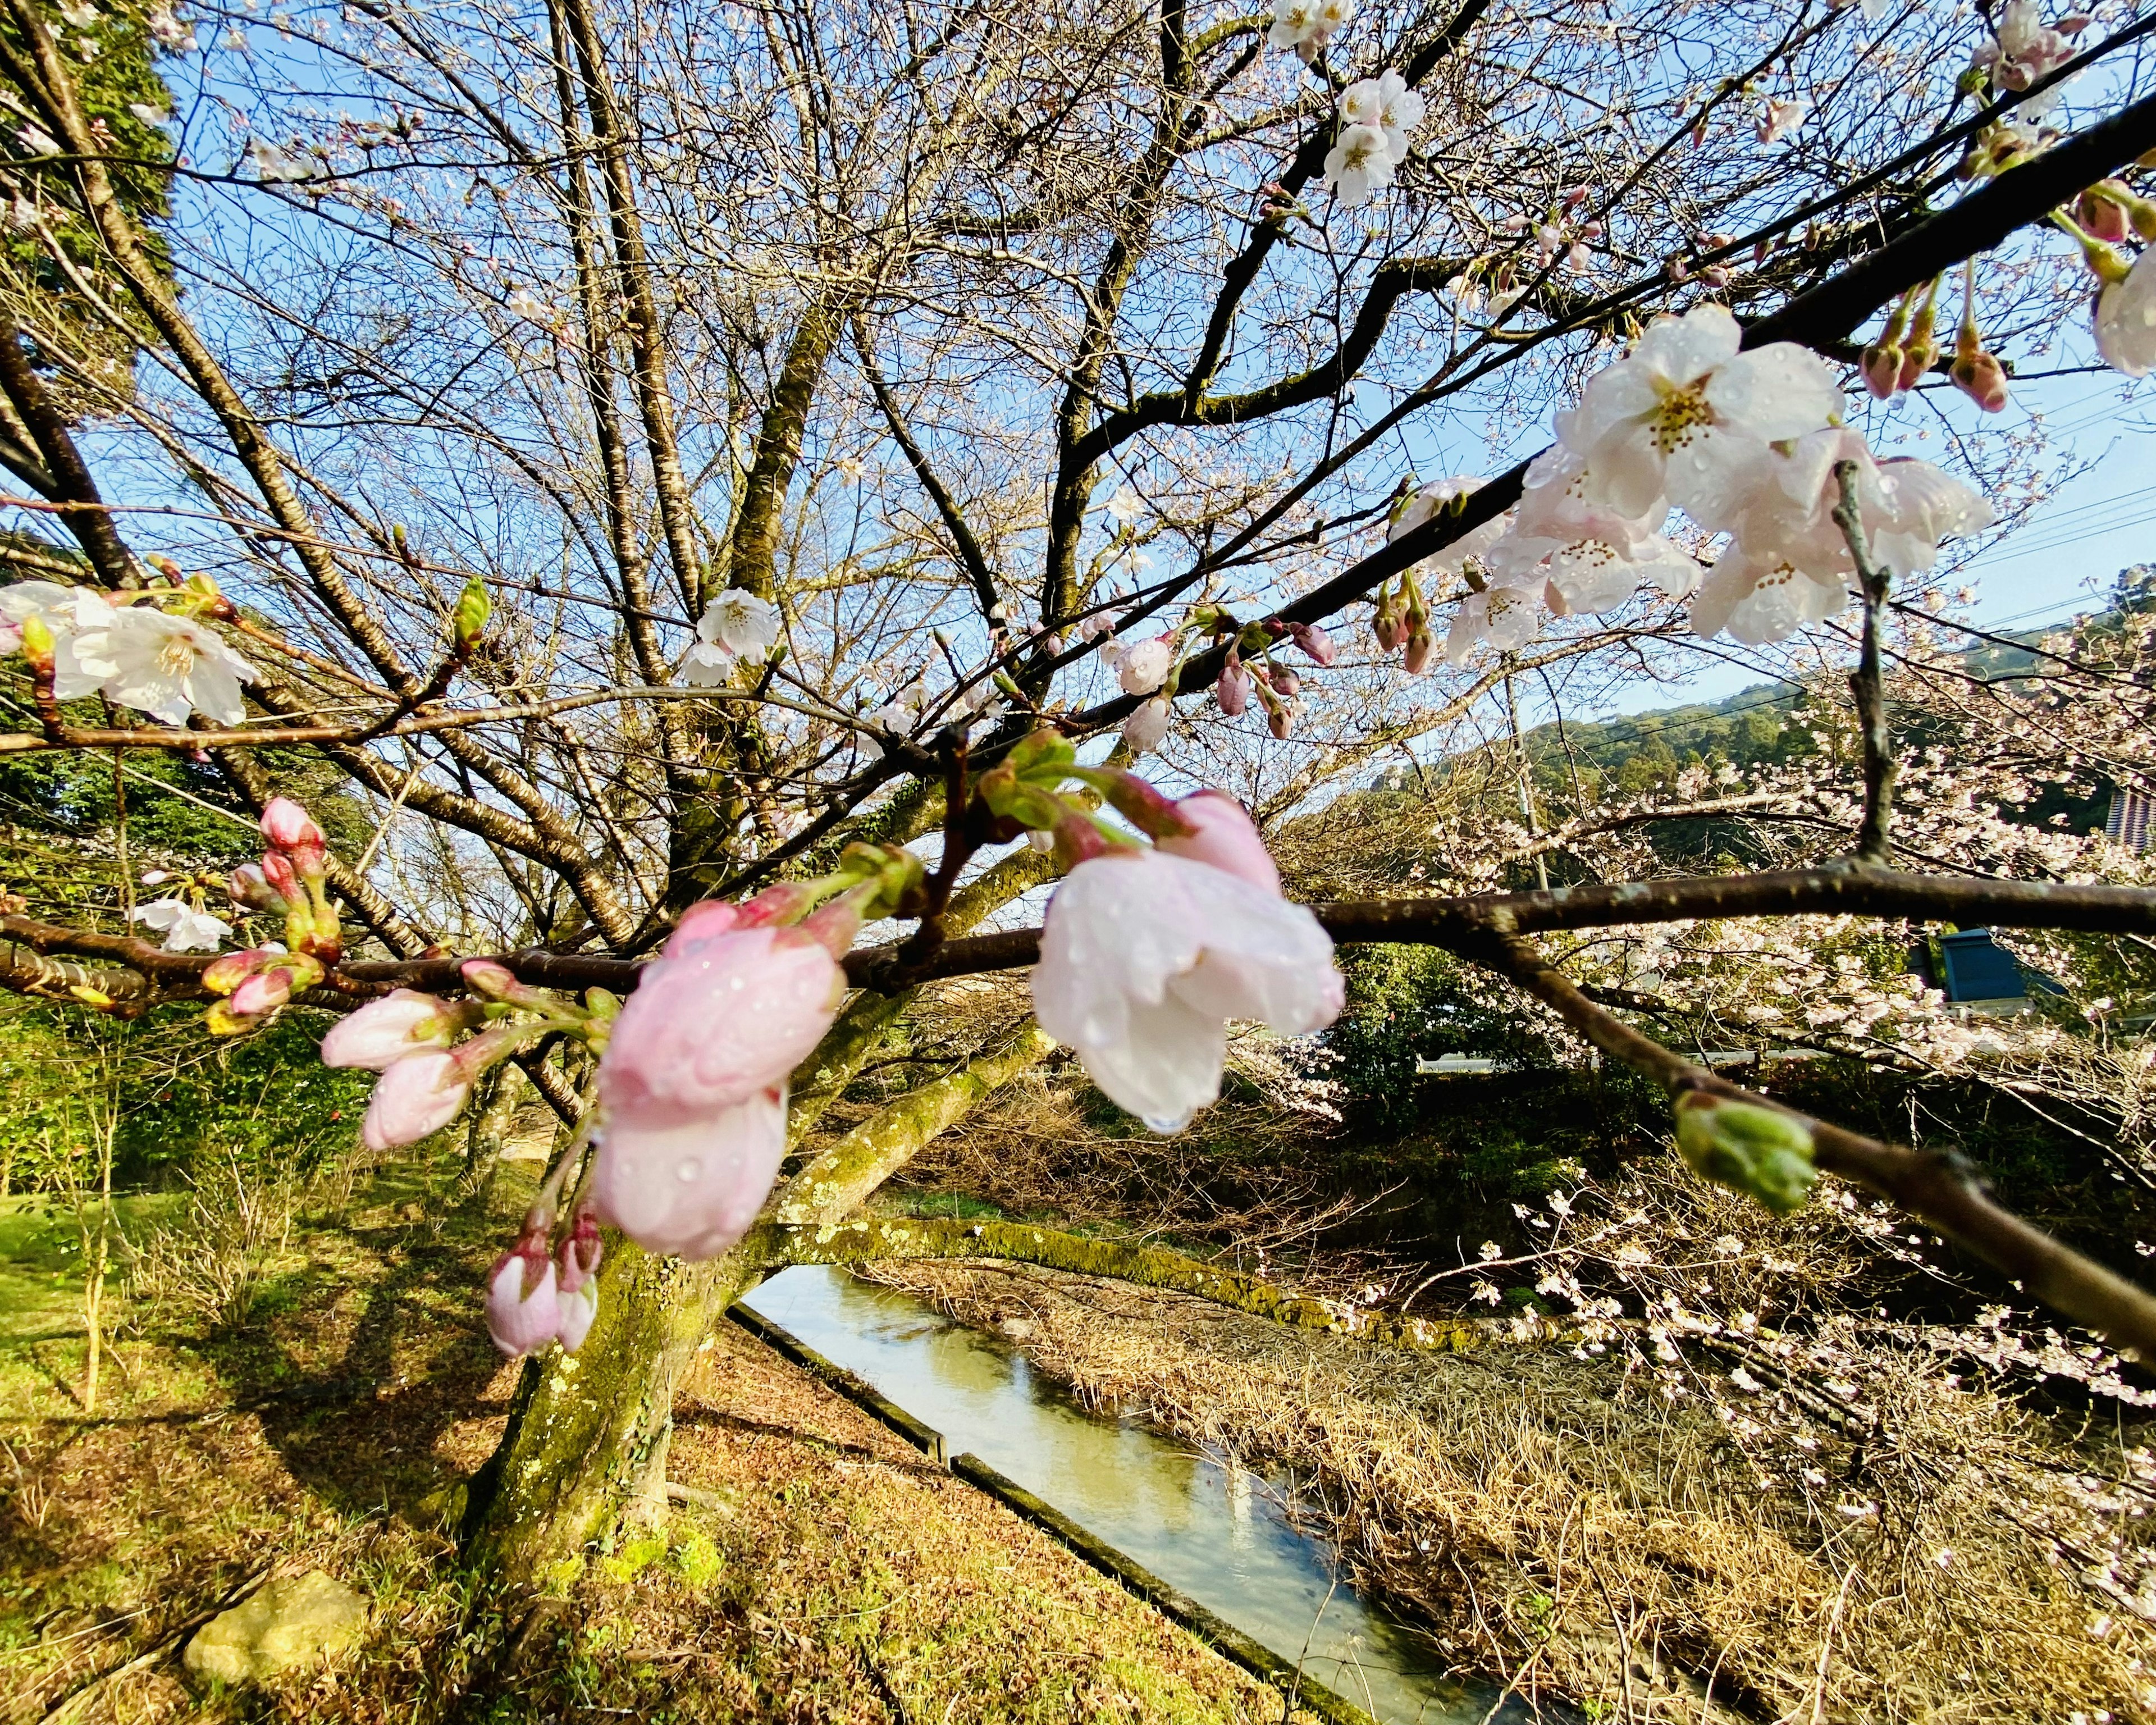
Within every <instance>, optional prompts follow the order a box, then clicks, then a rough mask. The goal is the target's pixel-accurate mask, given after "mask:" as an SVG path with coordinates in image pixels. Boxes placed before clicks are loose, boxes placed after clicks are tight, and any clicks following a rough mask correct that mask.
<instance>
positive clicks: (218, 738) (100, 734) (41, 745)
mask: <svg viewBox="0 0 2156 1725" xmlns="http://www.w3.org/2000/svg"><path fill="white" fill-rule="evenodd" d="M613 701H736V702H746V703H747V704H749V705H752V706H776V707H783V708H784V709H785V710H786V711H788V712H794V713H800V714H803V715H804V716H807V717H808V718H812V719H817V720H820V721H823V722H824V723H825V724H833V725H845V726H850V727H852V728H853V729H855V730H860V731H866V730H868V728H869V727H868V726H865V725H864V724H863V723H862V722H861V721H860V720H858V719H856V718H855V717H853V716H851V715H850V714H845V713H839V712H836V711H833V710H831V709H829V708H825V707H822V706H811V705H809V704H808V703H807V702H805V701H789V700H788V699H787V698H786V697H784V696H777V695H769V694H762V693H758V692H757V691H753V690H747V689H698V688H687V687H684V688H679V689H675V688H667V687H664V686H657V685H654V686H649V687H643V686H631V687H629V688H624V689H594V690H588V691H585V692H584V693H583V694H581V695H557V696H554V697H553V698H552V700H549V701H526V702H524V703H522V704H521V705H518V706H489V707H466V708H463V709H460V710H459V711H454V712H447V713H422V714H418V715H416V716H411V717H407V718H403V719H399V720H398V721H396V722H395V723H393V724H389V725H384V724H383V723H382V722H381V721H379V720H373V721H365V722H361V723H355V724H350V725H250V726H245V727H244V728H238V729H234V730H228V731H215V730H203V731H188V730H183V729H180V728H177V727H175V726H144V727H143V728H142V729H141V730H122V729H118V728H115V727H113V726H81V725H68V724H65V723H64V722H61V721H59V716H58V709H57V708H55V709H54V716H53V718H52V720H51V721H49V722H47V723H46V725H45V727H44V734H42V735H40V734H38V733H35V732H0V755H28V754H40V753H43V752H45V751H46V750H49V749H69V748H76V749H81V748H157V749H184V750H187V751H188V752H193V751H194V750H196V749H206V748H261V747H270V746H275V745H290V744H294V743H305V742H312V743H357V742H377V741H379V740H380V739H381V738H383V737H421V736H428V735H431V734H433V733H435V732H444V731H460V730H466V729H469V728H470V727H471V726H477V725H499V724H503V723H506V722H508V721H512V720H521V719H550V718H553V717H555V716H557V715H559V714H562V713H568V712H574V711H577V709H578V708H580V707H588V706H606V705H607V704H608V703H609V702H613ZM393 711H394V709H393Z"/></svg>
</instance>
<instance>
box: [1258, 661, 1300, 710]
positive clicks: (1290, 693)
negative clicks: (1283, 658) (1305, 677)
mask: <svg viewBox="0 0 2156 1725" xmlns="http://www.w3.org/2000/svg"><path fill="white" fill-rule="evenodd" d="M1265 669H1266V671H1267V673H1268V675H1267V676H1266V679H1265V680H1266V681H1267V682H1269V683H1270V684H1271V685H1273V693H1274V694H1276V695H1277V696H1281V698H1282V699H1284V700H1287V701H1292V700H1294V699H1295V698H1296V696H1298V695H1300V694H1301V693H1302V679H1301V677H1300V676H1298V675H1296V673H1295V671H1294V670H1292V669H1291V667H1289V666H1287V665H1268V666H1267V667H1266V668H1265Z"/></svg>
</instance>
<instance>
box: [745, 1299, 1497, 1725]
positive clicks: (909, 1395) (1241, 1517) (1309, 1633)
mask: <svg viewBox="0 0 2156 1725" xmlns="http://www.w3.org/2000/svg"><path fill="white" fill-rule="evenodd" d="M747 1303H748V1304H749V1305H751V1306H752V1307H754V1308H755V1309H756V1310H757V1312H761V1313H762V1314H763V1316H764V1317H767V1318H769V1319H770V1320H771V1321H772V1322H773V1323H776V1324H778V1325H780V1326H782V1327H784V1328H786V1329H788V1330H790V1331H791V1332H793V1334H794V1335H796V1336H798V1337H800V1339H801V1340H802V1341H803V1342H805V1343H808V1346H810V1347H811V1348H814V1349H815V1350H816V1351H817V1352H818V1353H821V1354H823V1355H824V1356H825V1357H826V1358H829V1359H833V1360H835V1361H836V1362H838V1363H839V1364H840V1365H842V1366H844V1367H846V1368H848V1369H850V1370H851V1371H853V1372H855V1373H857V1374H858V1375H860V1377H862V1378H866V1379H867V1380H868V1381H869V1382H870V1384H874V1385H875V1387H876V1389H878V1390H879V1391H880V1392H881V1393H882V1394H885V1395H886V1396H888V1397H889V1398H890V1399H891V1400H892V1401H894V1402H896V1403H897V1404H898V1405H899V1406H900V1407H901V1408H903V1409H906V1412H907V1413H909V1414H913V1415H914V1416H915V1417H916V1418H917V1419H919V1420H923V1421H925V1422H926V1423H927V1425H932V1426H933V1427H935V1428H936V1429H937V1430H939V1431H941V1432H942V1434H943V1435H944V1440H945V1444H946V1447H947V1451H948V1453H950V1454H952V1455H957V1454H959V1453H961V1452H962V1451H963V1450H972V1451H973V1453H974V1454H975V1455H978V1456H979V1457H981V1459H982V1460H983V1461H986V1462H987V1463H988V1465H989V1466H992V1467H993V1468H995V1469H997V1470H998V1471H1000V1472H1002V1473H1004V1474H1007V1475H1009V1476H1010V1477H1011V1478H1012V1479H1014V1480H1015V1481H1018V1483H1019V1484H1020V1485H1021V1486H1024V1487H1025V1488H1026V1489H1027V1490H1028V1491H1032V1492H1034V1493H1035V1494H1036V1495H1038V1496H1039V1497H1042V1498H1045V1500H1046V1501H1047V1502H1050V1503H1051V1504H1053V1505H1054V1506H1055V1507H1056V1508H1057V1509H1059V1510H1060V1511H1061V1512H1063V1513H1064V1514H1065V1515H1066V1516H1068V1517H1070V1519H1071V1520H1072V1521H1074V1522H1077V1523H1078V1524H1079V1525H1080V1526H1081V1527H1084V1528H1086V1530H1087V1531H1088V1532H1091V1533H1093V1534H1095V1535H1096V1536H1097V1537H1098V1538H1101V1539H1103V1540H1106V1542H1107V1543H1109V1544H1111V1545H1112V1546H1115V1547H1116V1548H1118V1549H1120V1550H1122V1551H1124V1552H1127V1553H1129V1554H1130V1555H1131V1556H1132V1557H1133V1558H1137V1561H1138V1562H1139V1563H1142V1564H1144V1565H1145V1567H1146V1568H1148V1569H1150V1570H1152V1572H1153V1573H1154V1574H1156V1575H1158V1576H1159V1577H1161V1578H1162V1579H1163V1580H1165V1581H1167V1582H1168V1583H1169V1584H1172V1585H1173V1586H1175V1587H1178V1588H1180V1589H1182V1590H1183V1592H1184V1593H1186V1594H1189V1595H1190V1596H1191V1597H1192V1598H1193V1599H1196V1600H1198V1601H1199V1603H1200V1604H1204V1605H1206V1606H1208V1607H1209V1608H1210V1609H1213V1610H1214V1611H1216V1612H1218V1613H1219V1615H1221V1616H1222V1617H1224V1618H1226V1619H1227V1620H1229V1622H1230V1623H1232V1624H1234V1625H1235V1626H1236V1627H1237V1628H1239V1629H1240V1630H1242V1631H1243V1632H1244V1634H1245V1635H1249V1636H1250V1637H1251V1638H1252V1639H1253V1640H1257V1641H1260V1642H1262V1643H1264V1644H1265V1645H1266V1646H1267V1647H1270V1648H1271V1649H1272V1650H1273V1651H1274V1652H1276V1653H1277V1654H1279V1655H1281V1656H1282V1657H1283V1658H1285V1659H1286V1660H1287V1661H1290V1662H1291V1663H1295V1662H1297V1661H1300V1662H1301V1666H1302V1669H1303V1670H1304V1671H1307V1672H1308V1673H1309V1674H1310V1675H1311V1676H1313V1677H1315V1678H1317V1680H1318V1681H1320V1682H1322V1683H1324V1684H1327V1685H1328V1686H1330V1687H1332V1688H1333V1689H1335V1690H1337V1691H1338V1692H1340V1693H1341V1694H1342V1695H1345V1696H1347V1697H1348V1698H1349V1699H1350V1700H1353V1701H1355V1702H1358V1703H1360V1704H1361V1705H1362V1706H1363V1707H1365V1708H1367V1709H1368V1712H1370V1713H1371V1714H1372V1715H1373V1717H1376V1718H1377V1719H1378V1721H1379V1722H1380V1725H1480V1722H1481V1721H1482V1720H1483V1719H1484V1718H1485V1717H1486V1715H1487V1714H1488V1713H1489V1710H1490V1706H1491V1702H1492V1700H1493V1699H1494V1698H1495V1697H1494V1696H1493V1695H1492V1694H1491V1693H1489V1692H1480V1693H1478V1692H1476V1691H1475V1690H1471V1689H1469V1688H1467V1687H1466V1686H1462V1685H1461V1684H1460V1683H1459V1682H1457V1681H1454V1680H1451V1679H1449V1678H1447V1677H1446V1676H1444V1674H1443V1666H1442V1664H1441V1662H1440V1661H1439V1660H1438V1659H1437V1658H1436V1656H1435V1654H1434V1653H1433V1652H1432V1651H1430V1650H1429V1649H1428V1648H1427V1647H1426V1646H1425V1645H1424V1644H1423V1643H1422V1642H1420V1641H1419V1640H1418V1639H1417V1638H1416V1637H1415V1636H1414V1634H1413V1633H1412V1632H1411V1631H1409V1630H1407V1629H1405V1628H1404V1627H1403V1626H1402V1625H1399V1624H1398V1623H1397V1622H1395V1621H1394V1620H1391V1619H1389V1618H1388V1617H1386V1616H1385V1615H1383V1613H1382V1612H1380V1611H1378V1610H1377V1609H1374V1608H1373V1606H1372V1605H1371V1604H1369V1603H1368V1602H1367V1601H1365V1600H1363V1599H1361V1598H1359V1597H1358V1595H1357V1594H1356V1593H1355V1590H1354V1589H1353V1588H1352V1587H1350V1586H1349V1585H1348V1584H1347V1581H1346V1579H1344V1577H1342V1576H1341V1574H1339V1569H1338V1565H1337V1563H1336V1561H1335V1558H1334V1554H1333V1553H1332V1549H1331V1548H1329V1547H1328V1546H1327V1544H1326V1543H1325V1542H1324V1541H1322V1540H1321V1539H1317V1538H1312V1537H1311V1536H1310V1535H1308V1534H1306V1533H1303V1532H1298V1531H1297V1530H1296V1528H1295V1527H1293V1526H1292V1525H1291V1524H1290V1522H1288V1520H1287V1518H1286V1516H1285V1515H1284V1514H1283V1513H1282V1512H1281V1507H1280V1502H1279V1497H1280V1491H1279V1487H1278V1486H1277V1484H1276V1482H1275V1481H1272V1480H1270V1479H1269V1478H1267V1477H1265V1476H1255V1475H1253V1474H1251V1473H1250V1472H1249V1471H1246V1470H1245V1469H1242V1468H1239V1467H1235V1466H1229V1465H1228V1464H1227V1463H1225V1461H1224V1459H1222V1458H1219V1457H1216V1456H1214V1455H1210V1454H1206V1453H1202V1452H1193V1450H1189V1449H1188V1448H1186V1447H1184V1446H1183V1445H1178V1444H1176V1443H1173V1442H1172V1441H1170V1440H1168V1439H1167V1438H1165V1437H1163V1436H1162V1435H1160V1434H1158V1432H1155V1431H1152V1430H1148V1429H1147V1427H1145V1426H1144V1425H1139V1424H1137V1423H1135V1422H1134V1421H1131V1420H1116V1419H1114V1418H1111V1417H1109V1416H1106V1415H1101V1414H1089V1413H1087V1412H1086V1410H1085V1409H1082V1408H1081V1407H1080V1406H1079V1405H1078V1404H1077V1403H1076V1402H1075V1401H1074V1400H1073V1399H1071V1398H1070V1395H1069V1394H1068V1393H1067V1392H1065V1390H1064V1389H1063V1388H1062V1387H1061V1386H1060V1385H1059V1384H1054V1383H1051V1382H1050V1381H1049V1380H1048V1379H1047V1378H1044V1377H1041V1376H1040V1375H1039V1374H1038V1373H1034V1371H1032V1370H1031V1369H1030V1368H1029V1367H1028V1366H1027V1364H1026V1362H1025V1359H1024V1356H1023V1355H1022V1354H1020V1353H1019V1352H1018V1351H1017V1350H1016V1349H1015V1348H1012V1347H1010V1346H1009V1344H1007V1343H1004V1341H1003V1340H1002V1338H1001V1337H996V1336H992V1335H987V1334H983V1332H980V1331H978V1330H975V1329H973V1328H971V1327H968V1326H967V1325H964V1324H961V1323H958V1322H955V1321H954V1320H952V1319H951V1318H949V1317H946V1316H944V1315H943V1314H942V1312H937V1310H936V1309H935V1308H934V1307H932V1306H930V1305H928V1304H927V1302H926V1301H921V1300H917V1299H916V1298H914V1297H913V1296H911V1295H908V1294H902V1293H900V1292H898V1291H896V1290H894V1289H890V1288H881V1287H877V1286H874V1285H872V1284H870V1283H868V1282H864V1281H857V1280H855V1278H854V1277H853V1276H850V1275H848V1274H847V1273H846V1272H845V1271H842V1270H831V1269H825V1268H823V1267H821V1266H809V1265H801V1266H796V1267H794V1268H793V1269H791V1270H787V1271H781V1272H780V1273H779V1274H778V1276H774V1277H773V1278H772V1279H771V1280H770V1281H767V1282H766V1283H764V1284H763V1286H761V1287H759V1288H757V1290H756V1291H754V1292H753V1293H752V1294H751V1295H750V1296H749V1297H748V1302H747ZM1515 1705H1516V1703H1514V1702H1507V1706H1506V1707H1505V1708H1504V1709H1503V1711H1502V1712H1500V1713H1499V1714H1498V1715H1497V1716H1496V1717H1497V1718H1498V1719H1500V1720H1505V1719H1510V1718H1512V1717H1515V1714H1514V1707H1515ZM1517 1717H1520V1718H1523V1719H1524V1718H1525V1717H1527V1709H1525V1708H1520V1709H1519V1710H1518V1712H1517Z"/></svg>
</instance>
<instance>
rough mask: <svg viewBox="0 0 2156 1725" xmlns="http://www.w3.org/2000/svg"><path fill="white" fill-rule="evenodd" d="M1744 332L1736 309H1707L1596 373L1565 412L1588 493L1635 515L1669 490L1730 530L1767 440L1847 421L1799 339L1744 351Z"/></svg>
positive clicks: (1656, 329) (1566, 434)
mask: <svg viewBox="0 0 2156 1725" xmlns="http://www.w3.org/2000/svg"><path fill="white" fill-rule="evenodd" d="M1741 338H1742V332H1741V331H1740V330H1739V329H1738V323H1737V320H1736V319H1735V318H1734V317H1733V316H1731V315H1730V313H1729V311H1728V309H1727V307H1725V306H1722V305H1701V306H1697V307H1695V308H1694V309H1693V310H1692V311H1688V312H1686V314H1685V315H1684V316H1682V317H1676V318H1666V319H1659V320H1657V321H1655V323H1654V324H1653V325H1652V326H1650V328H1649V329H1648V331H1647V332H1646V333H1645V335H1643V336H1640V340H1639V341H1638V343H1637V345H1635V347H1634V348H1633V349H1632V352H1630V354H1629V355H1628V356H1627V357H1625V358H1624V359H1621V360H1620V361H1618V362H1616V363H1615V364H1614V365H1613V366H1610V367H1607V368H1606V369H1605V370H1604V371H1601V372H1597V373H1596V374H1595V376H1594V377H1592V378H1590V379H1589V382H1588V385H1587V388H1586V391H1585V393H1584V394H1583V395H1582V396H1581V398H1580V403H1579V405H1578V407H1577V408H1573V409H1571V410H1570V411H1569V412H1568V413H1560V414H1559V415H1558V437H1559V439H1561V440H1562V441H1563V443H1564V444H1566V446H1567V447H1568V448H1569V449H1573V451H1575V452H1576V453H1577V454H1580V455H1582V456H1584V457H1585V458H1586V470H1585V475H1584V495H1585V496H1586V497H1587V498H1588V499H1589V500H1590V501H1595V502H1604V503H1608V504H1610V505H1611V506H1614V508H1615V509H1616V510H1617V511H1618V512H1619V513H1620V514H1621V515H1625V516H1640V515H1643V514H1645V512H1646V511H1649V510H1650V509H1651V508H1652V507H1653V506H1654V504H1655V501H1656V500H1657V499H1658V498H1661V497H1663V496H1665V495H1666V496H1667V497H1668V498H1669V499H1670V500H1671V501H1673V502H1675V503H1676V505H1677V506H1679V507H1680V508H1681V509H1682V510H1684V511H1685V512H1686V514H1688V515H1690V516H1691V518H1692V519H1693V520H1694V521H1697V522H1698V523H1699V524H1700V525H1701V526H1703V527H1706V528H1707V529H1708V530H1710V531H1726V529H1727V526H1728V522H1729V518H1730V516H1732V514H1733V513H1734V512H1735V510H1736V507H1737V506H1738V503H1739V502H1740V501H1741V500H1742V499H1743V496H1744V495H1746V493H1747V491H1748V489H1749V482H1750V472H1751V470H1752V468H1753V466H1754V465H1755V464H1756V463H1757V462H1758V460H1759V459H1760V458H1761V456H1762V455H1763V454H1764V453H1765V449H1766V445H1767V444H1768V443H1770V442H1774V441H1776V440H1779V439H1788V438H1794V437H1802V436H1803V435H1804V434H1805V433H1807V432H1809V431H1815V430H1817V429H1820V428H1821V427H1823V426H1825V425H1828V424H1831V423H1833V422H1834V421H1835V420H1837V419H1838V418H1840V413H1841V408H1842V396H1841V391H1840V388H1838V387H1837V386H1836V385H1835V381H1834V377H1833V374H1832V373H1831V372H1830V371H1829V370H1828V369H1827V367H1826V363H1825V361H1823V360H1821V359H1820V357H1818V356H1817V355H1815V354H1813V353H1811V352H1807V351H1806V350H1805V349H1804V348H1802V347H1798V346H1797V345H1796V344H1795V343H1794V342H1792V341H1776V342H1774V343H1772V344H1770V345H1769V346H1768V347H1762V348H1759V349H1758V350H1757V351H1756V352H1751V353H1741V352H1738V344H1739V341H1740V340H1741Z"/></svg>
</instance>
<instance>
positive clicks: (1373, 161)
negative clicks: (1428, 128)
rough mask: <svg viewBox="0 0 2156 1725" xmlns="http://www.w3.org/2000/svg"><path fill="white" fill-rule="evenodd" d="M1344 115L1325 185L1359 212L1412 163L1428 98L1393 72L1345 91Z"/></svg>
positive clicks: (1346, 206) (1343, 203)
mask: <svg viewBox="0 0 2156 1725" xmlns="http://www.w3.org/2000/svg"><path fill="white" fill-rule="evenodd" d="M1276 28H1277V27H1276ZM1339 113H1340V136H1339V137H1338V138H1337V140H1336V141H1334V143H1333V146H1332V149H1331V150H1330V151H1327V153H1326V157H1325V183H1326V184H1327V186H1329V187H1332V196H1333V198H1334V199H1335V200H1336V201H1337V203H1339V205H1340V207H1341V208H1342V209H1354V208H1358V207H1359V206H1360V205H1363V204H1365V203H1368V202H1369V201H1370V194H1371V193H1373V192H1376V191H1379V190H1382V189H1383V187H1387V186H1389V185H1391V184H1392V182H1393V176H1394V174H1395V173H1397V172H1399V169H1400V167H1401V166H1402V164H1404V162H1406V161H1407V159H1408V151H1409V146H1410V144H1411V141H1412V137H1413V134H1414V130H1415V128H1416V127H1417V126H1420V125H1421V124H1422V118H1423V99H1422V98H1421V96H1419V95H1417V94H1416V93H1415V92H1414V90H1410V89H1409V88H1408V83H1407V80H1405V79H1404V78H1403V77H1401V76H1400V74H1399V73H1398V72H1395V71H1393V70H1392V69H1389V68H1388V69H1386V70H1385V71H1383V72H1382V73H1380V74H1378V76H1377V77H1375V78H1364V79H1361V80H1358V81H1357V82H1356V83H1353V84H1351V85H1348V86H1347V89H1346V90H1342V92H1341V93H1340V103H1339Z"/></svg>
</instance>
